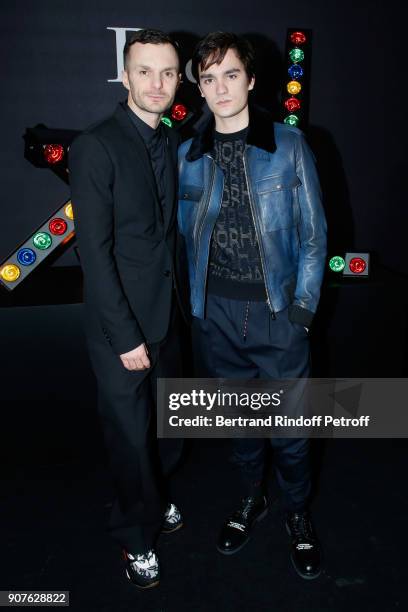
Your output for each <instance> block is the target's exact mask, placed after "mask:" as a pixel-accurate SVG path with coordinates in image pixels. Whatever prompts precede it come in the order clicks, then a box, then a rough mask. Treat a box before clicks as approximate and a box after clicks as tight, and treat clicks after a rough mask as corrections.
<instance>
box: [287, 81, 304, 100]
mask: <svg viewBox="0 0 408 612" xmlns="http://www.w3.org/2000/svg"><path fill="white" fill-rule="evenodd" d="M286 89H287V90H288V92H289V93H290V94H292V95H294V96H296V94H298V93H299V92H300V90H301V89H302V86H301V84H300V83H299V81H290V82H289V83H288V84H287V86H286Z"/></svg>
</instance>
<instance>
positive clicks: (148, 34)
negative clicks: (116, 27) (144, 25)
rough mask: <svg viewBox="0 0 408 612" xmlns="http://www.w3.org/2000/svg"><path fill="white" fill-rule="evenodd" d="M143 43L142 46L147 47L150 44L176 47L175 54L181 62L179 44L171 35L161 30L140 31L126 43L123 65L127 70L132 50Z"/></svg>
mask: <svg viewBox="0 0 408 612" xmlns="http://www.w3.org/2000/svg"><path fill="white" fill-rule="evenodd" d="M137 42H138V43H141V44H142V45H146V44H148V43H150V44H151V45H172V47H174V50H175V52H176V53H177V57H178V58H179V60H180V56H179V51H178V44H177V43H176V41H175V40H173V39H172V38H171V36H170V35H169V34H167V33H166V32H162V31H161V30H138V31H137V32H135V33H134V34H132V36H131V37H130V38H129V40H127V41H126V44H125V46H124V47H123V65H124V68H125V70H126V66H127V60H128V57H129V52H130V48H131V47H132V45H134V44H135V43H137Z"/></svg>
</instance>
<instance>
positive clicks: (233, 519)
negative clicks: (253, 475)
mask: <svg viewBox="0 0 408 612" xmlns="http://www.w3.org/2000/svg"><path fill="white" fill-rule="evenodd" d="M267 513H268V503H267V501H266V498H265V496H262V497H259V498H256V497H245V498H244V499H243V500H242V501H241V505H240V507H239V508H238V510H236V511H235V512H234V513H233V514H232V515H231V516H230V517H229V518H228V519H227V521H226V522H225V523H224V525H223V527H222V529H221V532H220V535H219V536H218V541H217V550H218V551H219V552H220V553H222V554H223V555H233V554H234V553H236V552H238V551H239V550H240V549H241V548H242V547H243V546H245V544H246V543H247V542H248V540H249V536H250V533H251V529H252V527H253V526H254V524H255V523H257V522H258V521H261V520H262V519H263V518H264V517H265V516H266V515H267Z"/></svg>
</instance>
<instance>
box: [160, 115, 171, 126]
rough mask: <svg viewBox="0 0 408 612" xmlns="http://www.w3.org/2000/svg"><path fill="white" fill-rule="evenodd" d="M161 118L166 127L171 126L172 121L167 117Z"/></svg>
mask: <svg viewBox="0 0 408 612" xmlns="http://www.w3.org/2000/svg"><path fill="white" fill-rule="evenodd" d="M161 120H162V122H163V123H164V125H167V127H173V122H172V120H171V119H169V118H168V117H162V118H161Z"/></svg>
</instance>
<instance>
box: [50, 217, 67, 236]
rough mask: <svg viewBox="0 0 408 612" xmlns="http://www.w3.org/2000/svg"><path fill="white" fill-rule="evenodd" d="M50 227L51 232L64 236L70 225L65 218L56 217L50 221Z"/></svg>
mask: <svg viewBox="0 0 408 612" xmlns="http://www.w3.org/2000/svg"><path fill="white" fill-rule="evenodd" d="M48 227H49V228H50V232H51V234H54V236H62V234H65V232H66V231H67V227H68V226H67V222H66V221H64V219H60V218H59V217H56V218H55V219H52V220H51V221H50V222H49V224H48Z"/></svg>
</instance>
